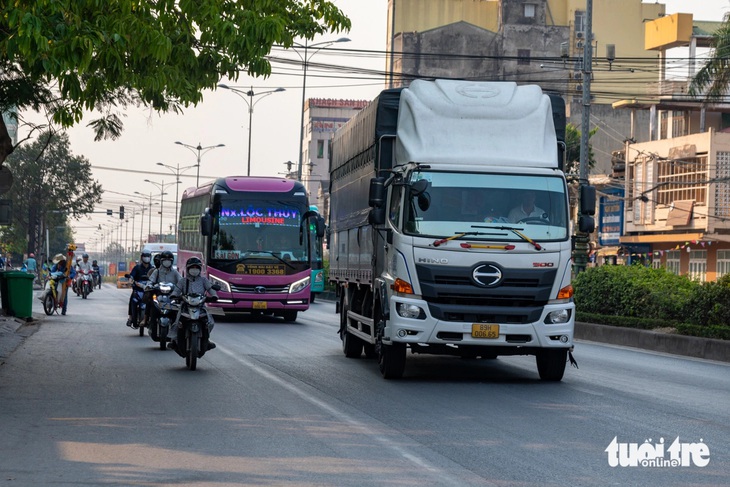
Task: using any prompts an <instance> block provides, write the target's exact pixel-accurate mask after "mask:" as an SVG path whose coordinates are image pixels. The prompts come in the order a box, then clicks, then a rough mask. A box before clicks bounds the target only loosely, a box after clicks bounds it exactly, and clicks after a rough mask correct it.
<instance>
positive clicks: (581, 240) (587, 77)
mask: <svg viewBox="0 0 730 487" xmlns="http://www.w3.org/2000/svg"><path fill="white" fill-rule="evenodd" d="M585 28H586V42H585V47H584V48H583V120H582V124H581V134H580V173H579V178H580V179H579V182H578V186H579V188H578V189H579V191H578V212H579V215H578V225H577V231H576V232H575V236H574V240H573V242H574V245H573V272H574V273H575V274H577V273H579V272H582V271H584V270H585V269H586V265H587V264H588V249H589V242H590V233H592V232H593V227H594V226H595V222H594V221H593V215H594V213H595V206H596V196H595V195H596V193H595V188H592V187H591V186H589V184H588V142H589V135H590V131H591V124H590V122H591V75H592V72H593V66H592V65H593V0H586V26H585Z"/></svg>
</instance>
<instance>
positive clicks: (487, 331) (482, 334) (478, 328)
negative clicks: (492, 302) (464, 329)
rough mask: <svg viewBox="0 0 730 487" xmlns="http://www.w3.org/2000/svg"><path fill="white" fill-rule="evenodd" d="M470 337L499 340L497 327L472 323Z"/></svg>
mask: <svg viewBox="0 0 730 487" xmlns="http://www.w3.org/2000/svg"><path fill="white" fill-rule="evenodd" d="M471 336H472V337H473V338H490V339H494V338H499V325H482V324H481V323H474V324H472V325H471Z"/></svg>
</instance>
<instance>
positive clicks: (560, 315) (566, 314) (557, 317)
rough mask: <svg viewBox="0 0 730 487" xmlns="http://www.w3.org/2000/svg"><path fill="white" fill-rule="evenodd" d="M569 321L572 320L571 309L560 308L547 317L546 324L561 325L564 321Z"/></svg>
mask: <svg viewBox="0 0 730 487" xmlns="http://www.w3.org/2000/svg"><path fill="white" fill-rule="evenodd" d="M568 321H570V310H569V309H559V310H556V311H551V312H550V313H548V315H547V316H546V317H545V324H546V325H560V324H562V323H567V322H568Z"/></svg>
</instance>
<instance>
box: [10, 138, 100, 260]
mask: <svg viewBox="0 0 730 487" xmlns="http://www.w3.org/2000/svg"><path fill="white" fill-rule="evenodd" d="M7 165H8V167H9V168H10V170H11V171H12V172H13V174H14V182H13V186H12V187H11V189H10V191H9V193H8V194H7V197H8V198H10V199H11V200H12V201H13V223H12V225H11V227H10V228H9V229H6V230H4V232H3V240H4V241H6V242H7V243H8V244H9V246H10V248H11V249H12V250H13V251H15V252H17V253H23V252H36V253H40V250H41V249H42V248H43V245H42V242H43V240H44V238H45V233H46V232H45V230H46V229H48V230H49V232H48V233H49V234H50V236H51V238H56V237H59V238H60V239H61V241H60V242H55V244H56V245H57V246H56V245H53V246H51V251H52V252H55V251H56V250H58V251H60V250H62V249H63V248H64V246H65V244H66V243H67V242H68V237H69V234H68V233H67V231H66V230H62V231H59V229H65V228H67V224H68V218H69V217H73V218H77V217H79V216H82V215H84V214H87V213H90V212H92V211H94V205H95V204H97V203H99V202H100V201H101V194H102V188H101V185H100V184H99V183H98V182H96V181H94V180H92V179H91V164H90V163H89V161H88V159H86V158H85V157H83V156H74V155H72V154H71V152H70V149H69V139H68V136H67V135H66V134H64V133H51V132H46V133H43V134H41V136H40V137H39V138H38V140H36V141H35V142H33V143H30V144H27V145H22V146H20V147H19V148H18V149H17V150H16V151H15V152H14V153H13V154H12V155H11V156H10V157H9V158H8V159H7ZM59 249H60V250H59Z"/></svg>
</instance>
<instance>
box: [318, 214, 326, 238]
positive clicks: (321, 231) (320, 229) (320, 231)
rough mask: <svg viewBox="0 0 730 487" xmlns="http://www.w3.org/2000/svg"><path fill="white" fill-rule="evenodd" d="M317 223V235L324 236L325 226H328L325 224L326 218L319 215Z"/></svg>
mask: <svg viewBox="0 0 730 487" xmlns="http://www.w3.org/2000/svg"><path fill="white" fill-rule="evenodd" d="M316 225H317V237H319V238H322V237H324V232H325V227H326V225H325V224H324V218H322V217H321V216H319V217H317V223H316Z"/></svg>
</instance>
